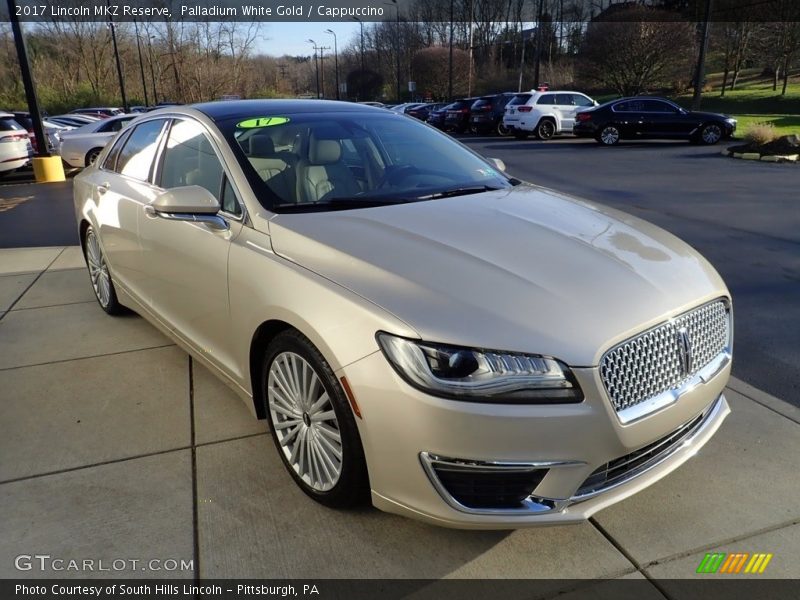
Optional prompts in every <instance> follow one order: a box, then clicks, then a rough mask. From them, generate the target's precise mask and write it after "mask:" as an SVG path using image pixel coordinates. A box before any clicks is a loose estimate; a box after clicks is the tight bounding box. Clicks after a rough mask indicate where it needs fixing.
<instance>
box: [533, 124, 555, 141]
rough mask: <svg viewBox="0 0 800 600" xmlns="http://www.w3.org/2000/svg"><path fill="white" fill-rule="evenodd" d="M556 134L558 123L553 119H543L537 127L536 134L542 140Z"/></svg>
mask: <svg viewBox="0 0 800 600" xmlns="http://www.w3.org/2000/svg"><path fill="white" fill-rule="evenodd" d="M555 134H556V124H555V123H554V122H553V121H552V120H551V119H542V120H541V121H539V125H538V126H537V127H536V136H537V137H538V138H539V139H540V140H545V141H547V140H549V139H550V138H552V137H553V136H554V135H555Z"/></svg>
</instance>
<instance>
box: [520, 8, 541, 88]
mask: <svg viewBox="0 0 800 600" xmlns="http://www.w3.org/2000/svg"><path fill="white" fill-rule="evenodd" d="M543 11H544V0H539V10H538V12H537V15H536V63H535V64H534V67H533V87H535V88H536V89H539V67H540V65H541V62H542V17H543V16H544V12H543ZM522 52H523V56H524V55H525V54H524V53H525V34H523V35H522ZM521 78H522V72H521V71H520V79H521ZM521 88H522V83H520V91H522V89H521Z"/></svg>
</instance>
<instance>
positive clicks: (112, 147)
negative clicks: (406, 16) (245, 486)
mask: <svg viewBox="0 0 800 600" xmlns="http://www.w3.org/2000/svg"><path fill="white" fill-rule="evenodd" d="M74 194H75V210H76V214H77V218H78V223H79V224H80V239H81V243H82V245H83V249H84V252H85V255H86V261H87V265H88V268H89V274H90V276H91V281H92V284H93V286H94V290H95V292H96V295H97V300H98V301H99V303H100V306H101V307H102V308H103V310H105V311H106V312H107V313H109V314H119V313H121V312H123V311H124V310H126V308H127V309H132V310H134V311H136V312H137V313H139V314H141V315H142V316H144V317H145V318H147V319H148V320H149V321H151V322H152V323H153V325H155V326H156V327H158V328H159V329H161V330H162V331H164V332H165V333H166V334H167V335H169V336H171V337H172V338H174V339H175V340H176V341H177V342H178V343H179V344H180V345H181V346H183V347H184V348H185V349H186V350H187V351H188V352H190V353H191V354H192V355H193V356H194V357H196V359H197V360H199V361H201V362H202V363H203V364H205V365H206V366H208V367H209V368H210V369H211V370H212V371H213V372H214V373H216V374H217V375H218V376H219V377H220V378H221V379H223V380H225V381H226V382H227V383H228V384H229V385H230V386H231V387H232V388H233V389H235V390H236V391H237V392H238V393H239V394H240V395H241V397H242V398H243V399H244V401H245V402H246V404H247V406H248V407H249V408H250V410H251V411H252V412H253V414H254V416H255V417H257V418H260V419H266V420H267V421H268V423H269V426H270V429H271V431H272V434H273V435H272V438H273V440H274V442H275V447H276V450H277V452H278V454H279V455H280V457H281V460H282V461H283V463H284V465H285V466H286V470H287V472H288V474H289V475H290V476H291V477H292V478H293V479H294V481H295V482H296V483H297V485H298V486H299V487H300V488H301V489H302V490H303V491H304V492H305V493H306V494H308V496H310V497H311V498H313V499H314V500H317V501H319V502H321V503H324V504H326V505H329V506H332V507H345V506H352V505H354V504H358V503H363V502H367V501H371V502H372V504H373V505H375V506H377V507H378V508H381V509H383V510H387V511H390V512H394V513H398V514H403V515H407V516H409V517H413V518H417V519H423V520H426V521H428V522H432V523H436V524H439V525H445V526H452V527H467V528H515V527H523V526H531V525H539V524H552V523H563V522H576V521H580V520H583V519H586V518H587V517H589V516H590V515H591V514H593V513H594V512H595V511H597V510H599V509H601V508H603V507H605V506H608V505H609V504H611V503H614V502H617V501H619V500H621V499H623V498H625V497H627V496H630V495H631V494H633V493H635V492H637V491H638V490H640V489H642V488H644V487H646V486H648V485H650V484H652V483H653V482H655V481H657V480H658V479H660V478H662V477H663V476H665V475H666V474H668V473H669V472H671V471H673V470H674V469H676V468H677V467H678V466H679V465H680V464H682V463H683V462H685V461H686V460H688V459H689V458H690V457H691V456H693V455H694V454H695V453H696V452H697V451H698V449H699V448H700V447H701V446H702V445H703V444H705V443H706V442H707V441H708V440H709V438H710V437H711V436H712V435H713V434H714V432H715V431H716V430H717V429H718V428H719V426H720V424H721V423H722V421H723V420H724V419H725V417H726V415H727V414H728V413H729V408H728V404H727V402H726V400H725V398H724V396H723V395H722V391H723V388H724V387H725V384H726V382H727V380H728V377H729V373H730V364H731V351H732V331H733V325H732V313H731V300H730V295H729V293H728V290H727V289H726V287H725V284H724V283H723V282H722V280H721V279H720V277H719V276H718V275H717V273H716V272H715V270H714V269H713V268H712V267H711V265H709V263H708V262H707V261H706V260H705V259H703V257H701V256H700V255H699V254H698V253H697V252H695V251H694V250H693V249H692V248H690V247H689V246H688V245H686V244H685V243H683V242H681V241H680V240H678V239H677V238H675V237H673V236H672V235H670V234H669V233H667V232H665V231H663V230H661V229H659V228H657V227H655V226H653V225H650V224H648V223H646V222H644V221H641V220H639V219H636V218H634V217H631V216H629V215H626V214H623V213H620V212H618V211H615V210H611V209H609V208H606V207H603V206H600V205H597V204H592V203H589V202H585V201H582V200H579V199H575V198H571V197H568V196H565V195H563V194H560V193H557V192H554V191H551V190H547V189H543V188H540V187H537V186H535V185H532V184H528V183H524V182H521V181H519V180H517V179H515V178H513V177H510V176H509V175H507V174H506V173H505V172H504V166H503V165H502V163H501V162H500V161H496V160H491V159H485V158H483V157H481V156H479V155H477V154H475V153H473V152H472V151H470V150H469V149H467V148H466V147H464V146H462V145H461V144H459V143H458V142H456V141H455V140H453V139H452V138H450V137H449V136H447V135H445V134H442V133H440V132H438V131H436V130H435V129H433V128H431V127H429V126H427V125H425V124H423V123H421V122H418V121H416V120H414V119H408V118H405V117H403V116H402V115H397V114H393V113H391V112H390V111H386V110H381V109H379V108H373V107H368V106H363V105H358V104H348V103H338V102H325V101H278V100H275V101H234V102H214V103H209V104H199V105H195V106H192V107H183V106H181V107H169V108H164V109H161V110H158V111H154V112H151V113H148V114H147V115H145V116H143V117H141V118H140V119H138V120H137V121H135V122H134V123H131V124H130V125H128V126H127V127H126V128H125V129H124V130H123V131H122V132H121V133H120V134H119V135H118V136H117V137H116V138H115V139H114V141H113V143H110V144H109V145H108V146H107V147H106V148H105V149H104V150H103V151H102V152H101V153H100V154H99V156H98V158H97V160H96V161H95V163H94V164H93V165H91V166H89V167H87V168H86V170H84V171H83V173H81V174H80V175H79V176H78V177H76V178H75V185H74Z"/></svg>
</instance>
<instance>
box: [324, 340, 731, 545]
mask: <svg viewBox="0 0 800 600" xmlns="http://www.w3.org/2000/svg"><path fill="white" fill-rule="evenodd" d="M573 373H574V374H575V376H576V378H577V380H578V382H579V384H580V385H581V388H582V390H583V391H584V395H585V399H584V401H583V402H581V403H578V404H551V405H495V404H486V403H474V402H461V401H455V400H447V399H442V398H437V397H433V396H430V395H427V394H424V393H422V392H419V391H417V390H415V389H413V388H411V387H410V386H409V385H408V384H406V383H405V382H404V381H403V380H402V379H401V378H400V377H399V376H398V375H397V374H396V373H395V372H394V370H393V369H392V368H391V367H390V365H389V364H388V362H387V360H386V359H385V358H384V356H383V355H382V354H381V353H380V352H375V353H373V354H371V355H369V356H368V357H366V358H364V359H362V360H360V361H357V362H355V363H353V364H351V365H349V366H347V367H344V368H343V369H342V370H341V371H340V372H339V373H338V376H339V377H341V376H345V377H346V378H347V380H348V382H349V384H350V386H351V388H352V390H353V394H354V396H355V401H356V402H357V404H358V406H359V408H360V411H361V414H362V419H358V426H359V431H360V434H361V439H362V443H363V446H364V452H365V455H366V458H367V465H368V469H369V476H370V484H371V488H372V501H373V504H374V505H375V506H376V507H378V508H380V509H382V510H385V511H387V512H392V513H397V514H402V515H405V516H408V517H412V518H416V519H420V520H424V521H428V522H431V523H434V524H437V525H442V526H448V527H457V528H468V529H515V528H520V527H529V526H536V525H547V524H560V523H574V522H580V521H583V520H585V519H586V518H588V517H589V516H591V515H592V514H593V513H595V512H596V511H598V510H600V509H602V508H604V507H606V506H609V505H610V504H613V503H615V502H618V501H620V500H622V499H624V498H626V497H628V496H630V495H632V494H634V493H636V492H638V491H639V490H641V489H643V488H645V487H647V486H649V485H651V484H652V483H654V482H656V481H658V480H659V479H661V478H662V477H664V476H665V475H667V474H668V473H670V472H671V471H673V470H674V469H676V468H677V467H678V466H680V465H681V464H683V463H684V462H685V461H686V460H688V459H689V458H691V457H692V456H694V455H695V454H696V453H697V452H698V450H699V449H700V448H701V447H702V446H703V445H704V444H705V443H706V442H707V441H708V440H709V439H710V438H711V436H712V435H713V434H714V432H715V431H716V430H717V429H718V428H719V426H720V425H721V423H722V421H723V420H724V419H725V417H726V416H727V415H728V413H729V412H730V409H729V407H728V404H727V402H726V400H725V398H724V396H723V395H722V390H723V388H724V386H725V383H726V382H727V380H728V377H729V374H730V363H728V365H726V367H725V368H724V369H723V370H722V371H720V372H719V373H718V374H717V375H716V376H715V377H714V378H713V379H711V380H710V381H709V382H708V383H706V384H704V385H701V386H698V387H697V388H695V389H693V390H692V391H691V392H689V393H687V394H686V395H684V396H682V397H681V398H680V399H679V400H678V401H677V402H676V403H675V404H673V405H670V406H668V407H666V408H664V409H662V410H660V411H658V412H655V413H652V414H649V415H647V416H645V417H643V418H641V419H639V420H637V421H635V422H633V423H629V424H626V425H623V424H622V423H621V422H620V420H619V418H618V417H617V415H616V413H615V411H614V409H613V407H612V406H611V403H610V401H609V400H608V399H607V397H606V395H605V393H604V392H603V391H602V390H603V387H602V382H601V380H600V375H599V373H598V370H597V369H594V368H583V369H574V370H573ZM677 432H683V433H681V436H680V437H679V438H678V437H675V439H674V440H672V441H673V442H675V443H672V442H670V445H668V447H667V446H664V447H663V448H662V450H663V452H661V451H659V453H656V455H654V456H653V459H654V460H650V461H648V462H646V463H645V464H644V465H643V467H646V468H642V469H638V470H635V471H631V473H630V477H627V478H623V479H622V480H620V481H617V482H616V483H615V484H614V485H611V486H608V487H607V488H602V486H601V489H588V488H587V487H586V483H587V481H591V480H590V479H589V478H590V476H594V477H597V475H596V473H597V471H598V469H600V470H602V469H603V468H606V467H607V465H609V464H615V462H614V461H619V460H620V459H623V458H626V457H628V456H634V455H636V453H637V452H639V451H643V450H642V449H645V448H649V447H652V446H653V445H654V443H662V442H661V440H664V439H666V438H670V436H672V435H675V436H677ZM670 439H672V438H670ZM657 447H659V448H661V447H660V446H657ZM437 461H438V465H439V466H440V467H441V465H442V463H444V465H445V467H447V463H448V461H449V462H450V463H458V465H457V466H458V467H459V468H462V467H463V466H464V465H467V467H468V468H473V467H474V468H486V467H487V466H488V467H489V468H503V466H504V465H506V466H508V465H511V466H512V467H513V466H517V467H518V466H519V465H529V466H530V465H534V466H538V467H539V468H541V469H542V470H544V471H545V474H544V476H543V478H541V480H540V481H539V483H538V484H536V485H535V488H534V489H533V491H532V493H531V496H530V498H529V499H528V501H527V502H526V503H525V505H524V506H523V507H522V508H513V509H511V508H507V507H506V508H500V509H492V508H491V507H484V508H480V509H475V508H474V507H466V506H464V505H461V504H460V503H459V502H458V501H457V500H455V499H454V497H453V495H452V494H450V493H448V489H447V486H446V485H444V484H442V481H441V479H439V478H438V477H437V474H436V471H435V469H434V468H433V465H432V463H437ZM451 489H452V488H451ZM587 489H588V493H587Z"/></svg>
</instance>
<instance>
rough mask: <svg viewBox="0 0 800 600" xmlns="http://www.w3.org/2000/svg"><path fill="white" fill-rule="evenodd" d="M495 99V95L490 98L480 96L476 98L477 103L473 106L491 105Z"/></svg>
mask: <svg viewBox="0 0 800 600" xmlns="http://www.w3.org/2000/svg"><path fill="white" fill-rule="evenodd" d="M493 100H494V96H489V97H488V98H478V99H477V100H475V103H474V104H473V105H472V108H480V107H481V106H487V105H488V106H491V105H492V101H493Z"/></svg>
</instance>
